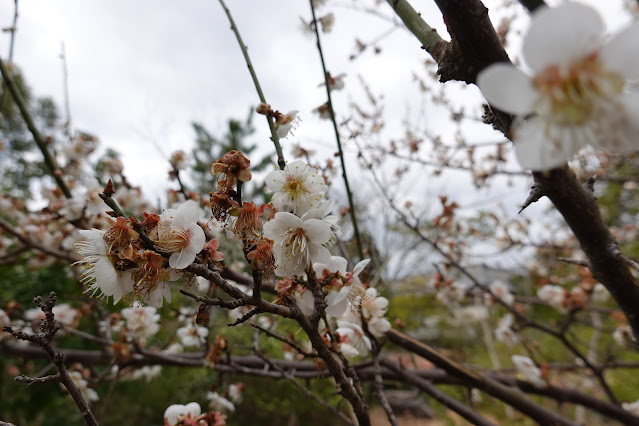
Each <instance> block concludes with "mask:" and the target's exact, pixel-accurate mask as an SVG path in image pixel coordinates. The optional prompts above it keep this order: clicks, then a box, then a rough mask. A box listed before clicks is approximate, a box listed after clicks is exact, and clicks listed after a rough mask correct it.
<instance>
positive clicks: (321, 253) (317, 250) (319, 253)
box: [308, 244, 331, 263]
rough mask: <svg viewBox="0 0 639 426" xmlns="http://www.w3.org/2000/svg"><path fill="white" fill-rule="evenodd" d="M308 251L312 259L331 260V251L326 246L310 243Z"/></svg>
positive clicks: (318, 260) (319, 260)
mask: <svg viewBox="0 0 639 426" xmlns="http://www.w3.org/2000/svg"><path fill="white" fill-rule="evenodd" d="M308 251H309V253H310V255H311V260H312V261H317V262H322V263H326V262H328V261H329V260H331V252H330V251H328V249H327V248H326V247H324V246H320V245H318V244H310V245H309V247H308Z"/></svg>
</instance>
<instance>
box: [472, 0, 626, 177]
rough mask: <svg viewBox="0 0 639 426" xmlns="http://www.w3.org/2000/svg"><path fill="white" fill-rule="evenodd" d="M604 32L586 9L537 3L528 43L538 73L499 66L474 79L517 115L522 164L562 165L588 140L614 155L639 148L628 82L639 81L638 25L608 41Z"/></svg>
mask: <svg viewBox="0 0 639 426" xmlns="http://www.w3.org/2000/svg"><path fill="white" fill-rule="evenodd" d="M604 35H605V27H604V24H603V21H602V19H601V17H600V16H599V14H598V13H597V12H596V11H595V10H593V9H591V8H590V7H588V6H585V5H582V4H579V3H572V2H568V3H564V4H562V5H560V6H558V7H556V8H546V7H544V8H540V9H539V11H537V12H535V13H534V14H533V16H532V20H531V24H530V28H529V30H528V33H527V35H526V37H525V38H524V43H523V57H524V59H525V61H526V63H527V64H528V66H529V67H530V69H531V70H532V74H533V75H532V76H531V75H528V74H526V73H524V72H522V71H520V70H518V69H516V68H514V67H513V66H512V65H510V64H503V63H502V64H493V65H491V66H490V67H488V68H486V69H485V70H483V71H482V72H481V73H479V75H478V76H477V85H478V86H479V88H480V89H481V91H482V92H483V94H484V96H485V97H486V99H487V100H488V101H489V102H490V103H491V104H492V105H493V106H495V107H497V108H499V109H501V110H503V111H506V112H509V113H512V114H516V115H517V116H519V118H518V119H517V120H516V121H515V123H514V125H513V129H512V139H513V141H514V142H515V149H516V152H517V158H518V159H519V162H520V164H521V165H522V167H524V168H527V169H533V170H548V169H552V168H555V167H558V166H560V165H562V164H564V163H565V162H566V160H568V159H569V158H570V157H572V156H573V155H574V154H576V153H577V152H578V151H579V150H581V149H582V148H583V147H585V146H586V145H591V146H592V147H594V148H601V149H606V150H610V151H612V152H616V153H627V152H630V151H635V150H637V149H638V148H639V146H638V145H637V142H636V140H637V139H636V134H637V132H638V131H639V92H638V91H637V90H636V89H633V88H631V87H629V84H628V82H629V81H633V80H637V79H639V55H637V54H636V48H637V45H638V44H639V22H635V23H633V24H631V25H630V26H629V27H627V28H626V29H624V30H623V31H621V32H620V33H618V34H616V35H614V36H613V37H611V38H609V39H608V40H607V41H605V42H604V39H603V38H604ZM529 114H534V115H532V116H528V115H529ZM524 117H525V118H524Z"/></svg>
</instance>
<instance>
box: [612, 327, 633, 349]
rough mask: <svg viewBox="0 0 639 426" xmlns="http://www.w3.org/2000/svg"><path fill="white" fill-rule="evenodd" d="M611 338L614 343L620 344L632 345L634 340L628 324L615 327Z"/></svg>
mask: <svg viewBox="0 0 639 426" xmlns="http://www.w3.org/2000/svg"><path fill="white" fill-rule="evenodd" d="M612 338H613V339H614V341H615V343H617V344H618V345H620V346H628V347H629V346H632V343H633V342H635V336H634V335H633V334H632V330H631V329H630V326H629V325H628V324H622V325H620V326H619V327H617V328H616V329H615V331H613V333H612Z"/></svg>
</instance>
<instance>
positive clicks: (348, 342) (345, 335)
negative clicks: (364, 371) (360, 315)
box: [335, 320, 372, 358]
mask: <svg viewBox="0 0 639 426" xmlns="http://www.w3.org/2000/svg"><path fill="white" fill-rule="evenodd" d="M337 325H338V328H337V330H335V332H336V333H337V334H339V336H340V351H341V352H342V353H343V354H344V355H345V356H347V357H350V358H352V357H355V356H358V355H359V356H364V355H366V354H368V352H369V351H370V350H371V348H372V345H371V339H369V338H368V336H366V335H365V334H364V330H362V327H361V326H360V325H359V324H356V323H354V322H349V321H342V320H339V321H337Z"/></svg>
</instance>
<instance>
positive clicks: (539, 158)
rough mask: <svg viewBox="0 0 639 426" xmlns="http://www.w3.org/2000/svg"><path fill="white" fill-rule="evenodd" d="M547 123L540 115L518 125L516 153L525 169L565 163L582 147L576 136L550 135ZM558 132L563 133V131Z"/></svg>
mask: <svg viewBox="0 0 639 426" xmlns="http://www.w3.org/2000/svg"><path fill="white" fill-rule="evenodd" d="M545 127H546V124H545V123H544V121H543V120H542V119H540V118H538V117H535V118H531V119H529V120H526V121H523V122H522V123H521V124H518V125H516V128H515V130H514V131H513V134H514V138H513V139H514V141H515V153H516V154H517V159H518V160H519V164H521V166H522V167H523V168H525V169H531V170H550V169H554V168H556V167H559V166H561V165H562V164H565V163H566V161H567V160H568V158H570V157H572V156H573V155H574V154H576V153H577V152H578V151H579V149H580V148H581V147H578V146H576V144H575V143H574V140H575V139H574V138H571V137H568V136H570V135H566V137H549V136H550V135H549V132H547V131H546V130H547V129H546V128H545ZM556 133H559V134H561V133H562V132H561V131H558V132H556Z"/></svg>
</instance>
